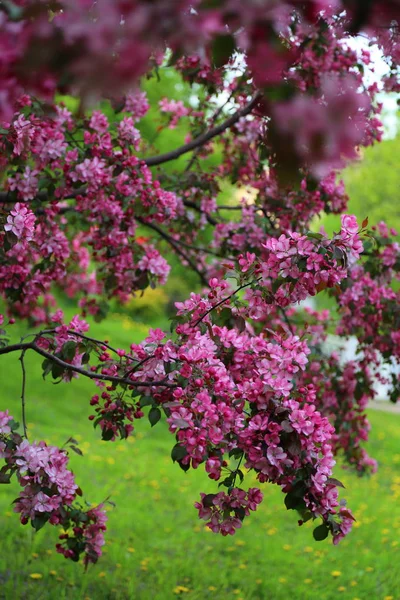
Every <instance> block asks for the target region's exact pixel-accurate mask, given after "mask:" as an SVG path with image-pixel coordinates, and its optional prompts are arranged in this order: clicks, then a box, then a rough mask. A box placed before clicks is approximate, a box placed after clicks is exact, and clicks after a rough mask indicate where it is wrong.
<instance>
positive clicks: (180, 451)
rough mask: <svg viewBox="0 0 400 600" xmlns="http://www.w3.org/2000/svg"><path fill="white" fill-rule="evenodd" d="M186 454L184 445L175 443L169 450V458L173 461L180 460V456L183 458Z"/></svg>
mask: <svg viewBox="0 0 400 600" xmlns="http://www.w3.org/2000/svg"><path fill="white" fill-rule="evenodd" d="M186 455H187V450H186V448H185V447H184V446H181V445H180V444H176V445H175V446H174V447H173V448H172V451H171V458H172V460H173V461H174V462H175V461H177V460H178V461H179V460H182V458H185V456H186Z"/></svg>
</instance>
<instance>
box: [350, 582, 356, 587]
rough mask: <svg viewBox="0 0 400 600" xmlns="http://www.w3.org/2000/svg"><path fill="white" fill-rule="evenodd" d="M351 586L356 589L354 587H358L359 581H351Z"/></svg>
mask: <svg viewBox="0 0 400 600" xmlns="http://www.w3.org/2000/svg"><path fill="white" fill-rule="evenodd" d="M350 585H351V586H352V587H354V586H356V585H358V583H357V581H350Z"/></svg>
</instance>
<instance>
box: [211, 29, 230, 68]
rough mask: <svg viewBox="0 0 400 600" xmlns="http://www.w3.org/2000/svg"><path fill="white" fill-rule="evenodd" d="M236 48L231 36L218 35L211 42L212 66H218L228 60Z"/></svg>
mask: <svg viewBox="0 0 400 600" xmlns="http://www.w3.org/2000/svg"><path fill="white" fill-rule="evenodd" d="M235 48H236V45H235V40H234V38H233V36H231V35H229V34H227V35H219V36H217V37H216V38H215V40H214V42H213V44H212V58H213V63H214V66H215V67H217V68H219V67H222V66H223V65H224V64H226V63H227V62H228V60H229V59H230V57H231V56H232V54H233V52H234V50H235Z"/></svg>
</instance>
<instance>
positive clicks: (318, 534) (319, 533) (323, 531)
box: [313, 523, 329, 542]
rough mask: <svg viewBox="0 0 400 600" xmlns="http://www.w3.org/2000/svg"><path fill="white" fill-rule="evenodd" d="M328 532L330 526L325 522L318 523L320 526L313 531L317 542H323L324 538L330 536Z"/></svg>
mask: <svg viewBox="0 0 400 600" xmlns="http://www.w3.org/2000/svg"><path fill="white" fill-rule="evenodd" d="M328 534H329V528H328V527H327V526H326V525H325V524H324V523H322V525H318V527H316V528H315V529H314V531H313V537H314V540H316V541H317V542H322V540H325V539H326V538H327V537H328Z"/></svg>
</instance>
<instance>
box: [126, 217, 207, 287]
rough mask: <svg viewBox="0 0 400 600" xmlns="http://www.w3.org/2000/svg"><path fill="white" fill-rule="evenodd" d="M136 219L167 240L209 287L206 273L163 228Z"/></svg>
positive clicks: (137, 218) (139, 218) (138, 218)
mask: <svg viewBox="0 0 400 600" xmlns="http://www.w3.org/2000/svg"><path fill="white" fill-rule="evenodd" d="M135 219H136V221H138V223H141V224H142V225H144V226H145V227H149V228H150V229H153V231H156V232H157V233H158V235H159V236H160V237H162V238H163V239H164V240H166V241H167V242H168V244H170V246H172V248H173V249H174V250H175V252H176V253H177V254H179V256H180V257H181V258H183V259H184V260H186V262H187V263H188V264H189V266H190V267H191V269H193V271H195V273H197V275H198V276H199V278H200V281H201V282H202V284H203V285H205V286H206V287H208V281H207V279H206V277H205V276H204V273H202V271H200V269H198V268H197V265H196V264H195V263H194V262H193V261H192V259H191V258H190V257H189V256H187V254H186V253H185V252H183V251H182V250H181V249H180V248H179V246H178V245H177V243H176V242H175V240H174V239H173V238H172V237H171V236H169V235H168V233H166V232H165V231H164V230H163V229H161V227H158V225H155V224H154V223H148V222H147V221H145V220H144V219H142V218H141V217H135Z"/></svg>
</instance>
